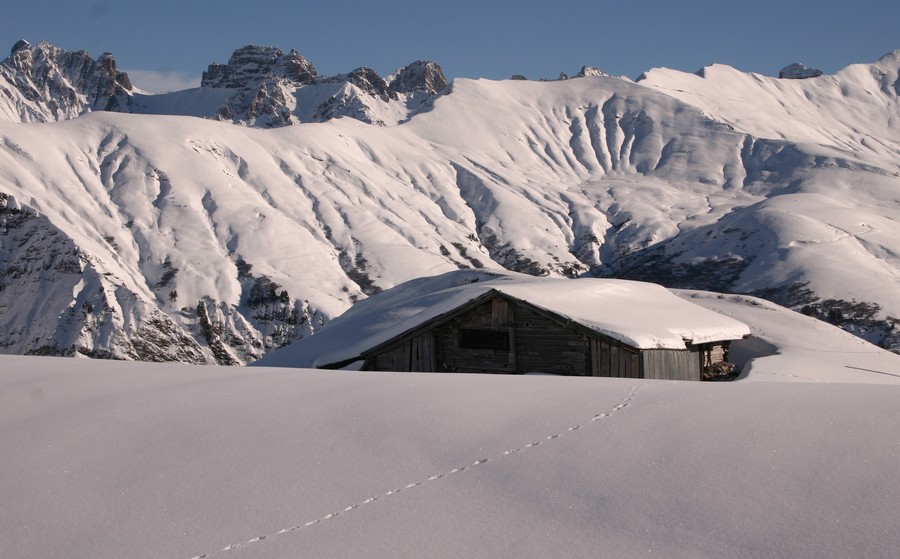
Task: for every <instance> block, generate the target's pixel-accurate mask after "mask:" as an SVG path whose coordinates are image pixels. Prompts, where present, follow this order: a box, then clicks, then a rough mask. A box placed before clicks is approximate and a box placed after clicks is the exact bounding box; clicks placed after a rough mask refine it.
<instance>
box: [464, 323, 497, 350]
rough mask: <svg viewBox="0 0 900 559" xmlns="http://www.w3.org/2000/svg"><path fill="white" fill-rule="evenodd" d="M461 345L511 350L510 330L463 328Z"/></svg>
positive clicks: (474, 347)
mask: <svg viewBox="0 0 900 559" xmlns="http://www.w3.org/2000/svg"><path fill="white" fill-rule="evenodd" d="M459 347H460V348H462V349H493V350H495V351H509V331H507V330H476V329H474V328H462V329H461V330H460V331H459Z"/></svg>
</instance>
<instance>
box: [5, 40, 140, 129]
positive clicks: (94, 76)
mask: <svg viewBox="0 0 900 559" xmlns="http://www.w3.org/2000/svg"><path fill="white" fill-rule="evenodd" d="M4 82H5V84H4ZM7 84H8V86H9V87H8V88H7V87H5V85H7ZM0 89H2V91H3V92H4V93H5V94H6V96H7V97H8V98H10V99H11V100H12V101H13V102H14V104H15V109H16V110H17V112H18V113H19V116H20V117H21V119H22V120H23V121H25V122H47V121H53V120H64V119H67V118H73V117H76V116H78V115H80V114H82V113H84V112H87V111H122V112H127V111H128V110H129V105H130V93H131V90H132V85H131V81H130V80H129V79H128V75H127V74H126V73H124V72H120V71H119V70H118V69H117V68H116V61H115V59H114V58H113V56H112V54H110V53H108V52H107V53H103V54H102V55H100V57H99V58H98V59H97V60H94V59H93V58H91V56H90V55H89V54H88V53H87V52H85V51H83V50H81V51H76V52H70V51H66V50H63V49H60V48H57V47H54V46H53V45H51V44H49V43H46V42H41V43H38V44H37V45H32V44H30V43H29V42H28V41H25V40H20V41H17V42H16V44H15V45H13V48H12V51H11V52H10V56H9V58H7V59H5V60H3V61H2V62H0Z"/></svg>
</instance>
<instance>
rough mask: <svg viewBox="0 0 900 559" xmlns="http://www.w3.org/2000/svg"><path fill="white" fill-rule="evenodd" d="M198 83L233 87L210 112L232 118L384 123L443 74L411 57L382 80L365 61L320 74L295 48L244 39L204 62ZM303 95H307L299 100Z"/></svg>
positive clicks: (418, 101) (410, 108)
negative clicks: (227, 53)
mask: <svg viewBox="0 0 900 559" xmlns="http://www.w3.org/2000/svg"><path fill="white" fill-rule="evenodd" d="M201 86H202V87H213V88H230V89H236V90H237V91H236V92H235V94H234V96H232V97H231V98H230V99H229V100H228V102H227V103H226V104H225V105H223V106H222V107H220V108H219V109H218V110H217V111H216V115H215V116H216V118H219V119H222V120H230V121H232V122H235V123H241V124H248V125H251V126H261V127H278V126H287V125H290V124H293V123H294V122H298V121H299V122H322V121H326V120H330V119H333V118H338V117H342V116H349V117H351V118H355V119H357V120H360V121H363V122H366V123H369V124H375V125H379V126H385V125H386V124H387V122H386V121H385V118H384V117H383V116H382V115H386V116H387V115H391V116H392V119H396V118H397V116H398V115H400V119H401V120H402V118H403V116H402V113H411V112H415V111H416V110H417V109H418V108H420V107H422V106H423V105H424V103H423V98H424V97H430V96H433V95H436V94H437V93H438V92H439V91H441V90H443V89H444V88H446V87H447V79H446V78H445V77H444V73H443V72H442V71H441V67H440V66H438V65H437V64H435V63H434V62H427V61H418V62H414V63H412V64H410V65H409V66H406V67H405V68H402V69H400V70H398V71H397V72H396V73H395V74H393V75H392V76H390V77H388V78H387V80H385V79H384V78H382V77H381V76H379V75H378V73H377V72H375V71H374V70H372V69H371V68H367V67H365V66H363V67H360V68H357V69H356V70H353V71H352V72H349V73H346V74H338V75H336V76H332V77H323V76H319V75H318V74H317V73H316V70H315V68H314V67H313V65H312V64H311V63H310V62H309V61H307V60H306V59H305V58H303V57H302V56H300V54H298V53H297V51H294V50H292V51H291V52H289V53H288V54H284V53H283V52H282V51H281V50H279V49H277V48H275V47H261V46H254V45H247V46H245V47H242V48H240V49H238V50H236V51H234V54H233V55H232V56H231V58H230V59H229V61H228V64H210V65H209V67H208V69H207V70H206V72H204V73H203V80H202V81H201ZM307 96H308V99H312V100H313V101H312V102H308V101H307V102H304V98H307ZM298 105H302V106H303V107H306V108H305V109H298ZM394 122H396V120H394Z"/></svg>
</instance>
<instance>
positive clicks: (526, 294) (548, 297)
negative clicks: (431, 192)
mask: <svg viewBox="0 0 900 559" xmlns="http://www.w3.org/2000/svg"><path fill="white" fill-rule="evenodd" d="M490 292H497V293H501V294H503V295H504V296H506V297H509V298H512V299H516V300H519V301H524V302H526V303H528V304H530V305H532V306H534V307H537V308H540V309H543V310H545V311H549V312H551V313H553V314H555V315H558V316H560V317H562V318H565V319H569V320H571V321H572V322H575V323H578V324H580V325H582V326H584V327H586V328H589V329H591V330H594V331H595V332H598V333H600V334H603V335H605V336H608V337H610V338H613V339H615V340H618V341H620V342H622V343H624V344H627V345H630V346H632V347H635V348H639V349H685V347H686V343H685V342H688V343H693V344H700V343H706V342H712V341H723V340H736V339H741V338H743V337H745V336H747V335H749V334H750V329H749V328H748V327H747V326H746V325H745V324H743V323H741V322H738V321H737V320H734V319H732V318H729V317H727V316H725V315H722V314H718V313H716V312H713V311H710V310H707V309H704V308H702V307H700V306H698V305H694V304H693V303H690V302H688V301H685V300H684V299H681V298H679V297H677V296H676V295H674V294H673V293H671V292H670V291H669V290H667V289H666V288H664V287H662V286H660V285H656V284H652V283H645V282H637V281H627V280H615V279H587V278H586V279H579V280H570V279H561V278H538V277H533V276H526V275H523V274H517V273H513V272H495V271H491V272H489V271H482V270H462V271H456V272H450V273H447V274H443V275H439V276H435V277H429V278H422V279H417V280H413V281H410V282H407V283H405V284H402V285H399V286H397V287H395V288H393V289H390V290H388V291H385V292H382V293H379V294H378V295H375V296H373V297H371V298H369V299H366V300H364V301H361V302H360V303H357V304H356V305H355V306H354V307H352V308H351V309H350V310H348V311H347V312H346V313H344V314H343V315H342V316H340V317H338V318H337V319H335V320H334V321H332V322H331V323H330V324H329V325H328V326H327V327H326V328H324V329H323V330H322V331H321V332H319V333H317V334H316V335H314V336H311V337H309V338H306V339H304V340H301V341H300V342H297V343H295V344H293V345H291V346H289V347H287V348H285V349H282V350H279V351H277V352H274V353H273V354H271V355H269V356H266V357H265V358H263V359H262V360H260V361H259V362H258V364H260V365H268V366H293V367H321V366H327V365H331V364H334V363H340V362H345V361H348V360H352V359H355V358H358V357H360V356H361V355H363V354H364V353H366V352H367V351H369V350H371V349H373V348H376V347H378V346H380V345H382V344H384V343H386V342H389V341H391V340H393V339H395V338H398V337H400V336H403V335H405V334H407V333H409V332H411V331H413V330H415V329H416V328H419V327H421V326H423V325H425V324H427V323H429V322H431V321H433V320H436V319H439V318H441V317H443V316H445V315H447V314H450V313H453V312H454V311H456V310H457V309H460V308H461V307H463V306H465V305H466V304H468V303H469V302H471V301H474V300H476V299H479V298H480V297H482V296H485V295H487V294H488V293H490Z"/></svg>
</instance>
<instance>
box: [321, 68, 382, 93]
mask: <svg viewBox="0 0 900 559" xmlns="http://www.w3.org/2000/svg"><path fill="white" fill-rule="evenodd" d="M329 81H331V82H343V81H346V82H350V83H352V84H353V85H355V86H356V87H358V88H360V89H361V90H363V91H364V92H365V93H368V94H369V95H371V96H372V97H378V98H380V99H381V100H382V101H389V100H394V101H396V100H397V93H396V91H392V90H391V89H389V88H388V84H387V82H386V81H384V78H382V77H381V76H379V75H378V73H377V72H376V71H375V70H373V69H371V68H367V67H365V66H363V67H361V68H357V69H356V70H353V71H352V72H350V73H349V74H346V75H342V76H336V77H334V78H331V79H330V80H329Z"/></svg>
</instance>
